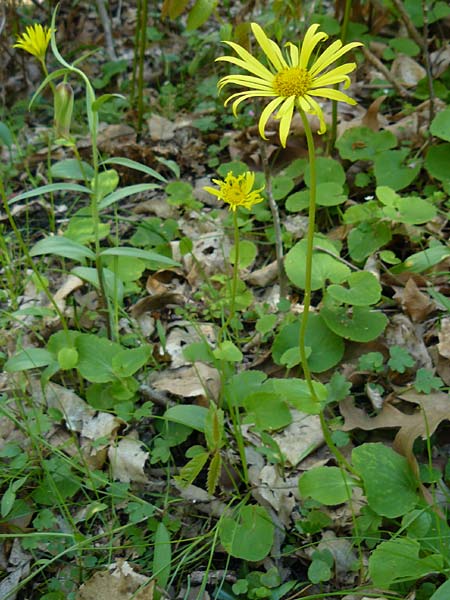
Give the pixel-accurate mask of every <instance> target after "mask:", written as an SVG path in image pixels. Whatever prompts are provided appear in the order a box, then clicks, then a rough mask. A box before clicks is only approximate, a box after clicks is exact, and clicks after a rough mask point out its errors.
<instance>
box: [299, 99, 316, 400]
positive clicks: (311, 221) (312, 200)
mask: <svg viewBox="0 0 450 600" xmlns="http://www.w3.org/2000/svg"><path fill="white" fill-rule="evenodd" d="M299 112H300V116H301V118H302V121H303V127H304V129H305V135H306V142H307V145H308V158H309V179H310V185H309V212H308V232H307V238H306V265H305V295H304V297H303V314H302V321H301V324H300V335H299V350H300V359H301V362H302V369H303V374H304V376H305V379H306V383H307V385H308V389H309V391H310V394H311V397H312V398H313V400H314V401H315V402H317V403H319V399H318V397H317V394H316V391H315V389H314V386H313V382H312V378H311V372H310V370H309V365H308V359H307V357H306V348H305V336H306V328H307V326H308V317H309V309H310V306H311V275H312V257H313V250H314V229H315V225H316V188H317V178H316V150H315V147H314V139H313V135H312V131H311V127H310V125H309V121H308V119H307V117H306V115H305V112H304V111H303V110H302V109H300V108H299Z"/></svg>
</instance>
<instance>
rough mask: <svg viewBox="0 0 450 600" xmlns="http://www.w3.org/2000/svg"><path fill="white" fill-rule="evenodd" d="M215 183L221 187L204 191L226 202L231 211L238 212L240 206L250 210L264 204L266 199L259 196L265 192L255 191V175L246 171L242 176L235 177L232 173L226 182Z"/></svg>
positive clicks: (207, 188)
mask: <svg viewBox="0 0 450 600" xmlns="http://www.w3.org/2000/svg"><path fill="white" fill-rule="evenodd" d="M213 183H215V184H216V185H218V186H219V189H216V188H212V187H209V186H207V187H204V188H203V189H204V190H206V191H207V192H209V193H210V194H214V196H217V197H218V198H220V199H221V200H223V201H224V202H226V203H227V204H229V205H230V210H233V211H235V210H237V207H238V206H244V207H245V208H248V209H250V208H251V207H252V206H253V205H254V204H258V203H259V202H262V201H263V200H264V198H262V196H260V195H259V192H261V191H262V190H263V188H260V189H259V190H253V189H252V188H253V184H254V183H255V174H254V173H252V172H251V171H246V172H245V173H243V174H242V175H238V176H237V177H235V176H234V175H233V173H232V172H231V171H230V172H229V173H228V175H227V176H226V177H225V180H224V181H222V180H220V179H213Z"/></svg>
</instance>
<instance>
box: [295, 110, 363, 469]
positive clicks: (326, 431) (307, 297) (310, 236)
mask: <svg viewBox="0 0 450 600" xmlns="http://www.w3.org/2000/svg"><path fill="white" fill-rule="evenodd" d="M299 112H300V116H301V118H302V121H303V126H304V129H305V135H306V142H307V145H308V158H309V212H308V232H307V238H306V264H305V294H304V297H303V314H302V320H301V323H300V334H299V350H300V360H301V363H302V369H303V375H304V377H305V380H306V384H307V386H308V389H309V393H310V394H311V398H312V399H313V400H314V401H315V402H317V404H320V400H319V398H318V396H317V393H316V390H315V388H314V384H313V380H312V377H311V371H310V369H309V365H308V359H307V357H306V346H305V338H306V329H307V326H308V317H309V310H310V307H311V279H312V259H313V251H314V230H315V224H316V188H317V175H316V151H315V147H314V139H313V135H312V131H311V127H310V125H309V122H308V119H307V117H306V115H305V113H304V111H303V110H301V109H299ZM319 416H320V424H321V427H322V432H323V437H324V439H325V443H326V444H327V446H328V448H329V449H330V451H331V452H332V454H333V455H334V457H335V458H336V460H337V462H338V464H339V465H341V466H345V467H346V468H347V469H348V471H349V472H350V473H353V474H354V475H356V476H358V473H357V472H356V470H355V469H354V467H353V466H352V465H351V464H350V463H349V462H348V460H347V459H346V458H345V456H344V455H343V454H342V452H340V450H339V449H338V448H337V447H336V445H335V443H334V442H333V439H332V437H331V431H330V428H329V427H328V423H327V421H326V419H325V415H324V412H323V409H322V408H320V413H319Z"/></svg>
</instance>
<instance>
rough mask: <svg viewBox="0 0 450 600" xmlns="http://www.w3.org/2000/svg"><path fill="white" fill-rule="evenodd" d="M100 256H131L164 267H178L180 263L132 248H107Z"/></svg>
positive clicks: (150, 251)
mask: <svg viewBox="0 0 450 600" xmlns="http://www.w3.org/2000/svg"><path fill="white" fill-rule="evenodd" d="M100 256H130V257H133V258H141V259H143V260H151V261H154V262H156V263H160V264H161V265H162V266H166V267H167V266H169V267H178V266H180V263H178V262H176V261H175V260H172V259H171V258H169V257H168V256H164V255H163V254H158V253H157V252H153V251H152V250H141V249H140V248H132V247H128V246H117V247H115V248H106V249H105V250H102V251H101V252H100Z"/></svg>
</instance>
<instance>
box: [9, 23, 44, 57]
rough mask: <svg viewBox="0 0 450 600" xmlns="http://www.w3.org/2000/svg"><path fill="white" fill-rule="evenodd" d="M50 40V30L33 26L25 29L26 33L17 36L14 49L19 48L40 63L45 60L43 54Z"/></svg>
mask: <svg viewBox="0 0 450 600" xmlns="http://www.w3.org/2000/svg"><path fill="white" fill-rule="evenodd" d="M50 38H51V29H49V28H48V27H42V25H39V24H34V25H29V26H28V27H27V28H26V33H22V34H21V35H19V36H17V42H16V43H15V44H14V46H13V47H14V48H21V49H22V50H25V52H29V53H30V54H32V55H33V56H35V57H36V58H38V59H39V60H40V61H44V60H45V53H46V52H47V48H48V45H49V43H50Z"/></svg>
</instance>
